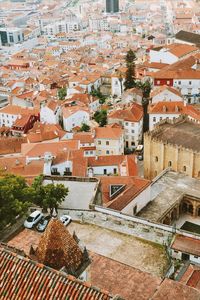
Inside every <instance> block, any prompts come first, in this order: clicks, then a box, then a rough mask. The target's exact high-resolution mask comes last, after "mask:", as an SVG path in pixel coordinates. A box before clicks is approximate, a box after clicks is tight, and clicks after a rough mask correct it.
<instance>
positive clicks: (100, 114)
mask: <svg viewBox="0 0 200 300" xmlns="http://www.w3.org/2000/svg"><path fill="white" fill-rule="evenodd" d="M94 119H95V121H96V122H97V123H99V126H100V127H103V126H105V125H106V124H107V111H106V110H101V111H96V112H95V114H94Z"/></svg>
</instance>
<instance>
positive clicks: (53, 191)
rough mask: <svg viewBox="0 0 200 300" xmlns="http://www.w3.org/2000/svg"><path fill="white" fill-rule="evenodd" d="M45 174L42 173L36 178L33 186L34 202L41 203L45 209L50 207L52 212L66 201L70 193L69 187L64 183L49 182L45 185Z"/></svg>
mask: <svg viewBox="0 0 200 300" xmlns="http://www.w3.org/2000/svg"><path fill="white" fill-rule="evenodd" d="M42 181H43V176H42V175H40V176H38V177H36V178H35V180H34V182H33V184H32V188H33V190H34V199H33V202H34V203H35V204H36V205H39V206H40V207H41V208H43V209H44V210H47V209H48V208H49V209H50V211H51V213H52V212H53V209H54V208H55V209H56V210H57V208H58V206H59V205H60V204H61V203H62V202H63V201H64V199H65V196H67V195H68V192H69V190H68V188H66V187H65V186H64V185H63V184H56V185H55V184H53V183H50V184H47V185H43V184H42Z"/></svg>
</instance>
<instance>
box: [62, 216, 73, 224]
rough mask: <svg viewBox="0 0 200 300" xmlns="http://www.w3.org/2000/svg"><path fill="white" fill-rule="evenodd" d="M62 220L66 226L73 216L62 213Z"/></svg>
mask: <svg viewBox="0 0 200 300" xmlns="http://www.w3.org/2000/svg"><path fill="white" fill-rule="evenodd" d="M60 221H61V222H62V223H63V224H64V225H65V226H66V225H68V224H69V223H70V222H71V221H72V218H71V217H70V216H68V215H62V216H61V217H60Z"/></svg>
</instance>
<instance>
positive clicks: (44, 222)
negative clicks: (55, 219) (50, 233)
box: [36, 216, 51, 232]
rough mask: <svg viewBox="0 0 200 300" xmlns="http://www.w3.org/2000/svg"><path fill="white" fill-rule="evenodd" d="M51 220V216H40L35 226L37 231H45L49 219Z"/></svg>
mask: <svg viewBox="0 0 200 300" xmlns="http://www.w3.org/2000/svg"><path fill="white" fill-rule="evenodd" d="M50 220H51V216H46V217H42V219H41V220H40V221H39V223H38V224H37V226H36V229H37V231H39V232H43V231H45V229H46V227H47V225H48V223H49V221H50Z"/></svg>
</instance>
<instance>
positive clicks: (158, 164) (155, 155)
mask: <svg viewBox="0 0 200 300" xmlns="http://www.w3.org/2000/svg"><path fill="white" fill-rule="evenodd" d="M168 167H171V169H172V170H173V171H175V172H184V173H185V174H186V175H188V176H190V177H194V178H199V177H200V153H198V152H194V151H193V150H191V149H186V148H183V147H178V146H176V145H172V144H169V143H163V142H162V141H159V140H158V139H155V138H152V137H151V135H150V134H148V133H147V134H145V135H144V177H145V178H146V179H150V180H151V179H153V178H154V177H156V176H157V175H158V174H159V173H160V172H161V171H162V170H164V169H165V168H168Z"/></svg>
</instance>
